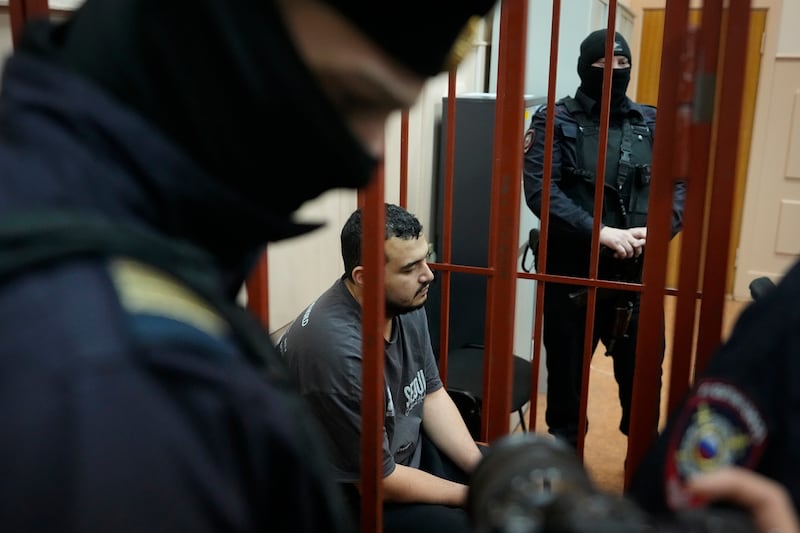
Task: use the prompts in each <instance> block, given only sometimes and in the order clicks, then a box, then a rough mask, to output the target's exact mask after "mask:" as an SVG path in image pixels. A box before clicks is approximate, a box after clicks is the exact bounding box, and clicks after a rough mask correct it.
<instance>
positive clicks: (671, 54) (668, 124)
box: [625, 0, 689, 487]
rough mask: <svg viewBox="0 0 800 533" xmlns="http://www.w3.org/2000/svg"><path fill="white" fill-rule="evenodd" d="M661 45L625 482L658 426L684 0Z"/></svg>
mask: <svg viewBox="0 0 800 533" xmlns="http://www.w3.org/2000/svg"><path fill="white" fill-rule="evenodd" d="M665 11H666V13H665V21H664V45H663V53H662V61H661V78H660V83H659V89H658V109H659V111H658V119H657V120H658V131H657V132H656V136H655V145H654V147H653V174H652V179H651V182H650V200H649V205H648V216H647V253H646V257H645V260H644V271H643V275H642V278H643V285H644V288H643V291H642V297H641V304H640V315H639V317H640V319H639V323H640V324H647V327H644V328H640V329H639V334H638V339H637V344H636V371H635V374H634V380H633V394H632V398H631V421H630V428H629V432H628V433H629V435H628V455H627V460H626V462H625V486H626V487H627V486H628V485H629V483H630V481H631V477H632V475H633V472H634V471H635V470H636V468H637V467H638V465H639V463H640V462H641V460H642V458H643V457H644V454H645V452H646V451H647V448H648V447H649V446H650V444H651V442H652V440H653V437H654V436H655V434H656V431H657V429H658V410H657V409H656V408H655V407H657V406H658V405H659V403H660V387H659V386H658V384H659V383H660V380H661V358H660V357H657V356H656V354H660V353H661V349H662V344H663V333H662V332H663V331H664V284H665V282H666V275H667V255H668V246H669V240H670V233H671V224H670V219H671V216H672V197H673V188H674V183H675V180H674V169H673V159H674V157H675V154H674V152H673V148H674V145H675V138H676V131H677V127H676V122H677V120H676V118H677V117H676V113H675V110H676V108H677V102H678V93H677V83H678V81H679V77H680V74H681V69H680V67H681V65H680V61H681V53H682V52H683V38H684V36H685V32H686V24H687V20H688V14H689V1H688V0H673V1H671V2H669V3H667V5H666V8H665Z"/></svg>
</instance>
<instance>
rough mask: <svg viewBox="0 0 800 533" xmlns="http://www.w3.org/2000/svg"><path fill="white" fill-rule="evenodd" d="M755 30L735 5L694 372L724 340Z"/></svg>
mask: <svg viewBox="0 0 800 533" xmlns="http://www.w3.org/2000/svg"><path fill="white" fill-rule="evenodd" d="M749 26H750V2H749V1H745V0H743V1H741V2H730V6H729V7H728V24H727V27H726V31H725V37H724V38H725V54H724V57H723V63H724V64H723V70H722V84H721V86H722V87H725V90H724V91H721V93H720V100H719V121H718V123H717V141H716V146H715V147H714V175H713V178H712V179H713V182H712V186H713V188H714V194H713V195H712V196H711V205H710V207H709V220H710V221H712V222H714V223H711V224H709V228H708V241H707V248H706V262H705V269H704V271H703V300H702V303H701V305H700V326H699V329H698V339H697V356H696V358H695V372H702V370H703V369H704V368H705V367H706V365H707V364H708V360H709V359H710V358H711V355H712V354H713V353H714V350H716V349H717V347H718V346H719V344H720V342H721V340H722V313H721V312H720V309H722V306H723V305H724V301H725V287H726V284H727V276H726V275H724V274H720V273H723V272H727V264H728V257H729V252H730V236H731V227H730V220H731V215H732V212H733V201H734V191H735V189H736V164H737V162H738V159H737V154H738V153H739V133H740V132H739V128H740V126H741V118H742V100H743V95H744V75H745V66H746V63H747V62H746V61H745V58H746V57H747V40H748V33H749Z"/></svg>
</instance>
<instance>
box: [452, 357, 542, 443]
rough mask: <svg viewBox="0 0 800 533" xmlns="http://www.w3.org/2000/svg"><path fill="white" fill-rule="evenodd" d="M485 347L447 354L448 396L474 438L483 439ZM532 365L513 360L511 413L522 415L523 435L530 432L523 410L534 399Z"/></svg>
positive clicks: (521, 360)
mask: <svg viewBox="0 0 800 533" xmlns="http://www.w3.org/2000/svg"><path fill="white" fill-rule="evenodd" d="M483 354H484V347H483V346H481V345H476V344H468V345H466V346H462V347H461V348H454V349H452V350H449V351H448V358H447V392H448V393H449V394H450V396H451V397H452V398H453V401H454V403H455V404H456V406H457V407H458V408H459V411H460V412H461V415H462V416H463V417H464V421H465V422H466V423H467V427H468V428H469V430H470V433H471V434H472V436H473V438H475V439H478V438H479V436H480V429H481V423H480V416H481V404H482V399H483V359H484V355H483ZM531 373H532V365H531V362H530V361H528V360H527V359H525V358H522V357H519V356H518V355H514V356H513V375H512V391H511V411H512V412H514V411H516V412H517V414H518V415H519V423H520V427H521V429H522V431H528V429H527V426H526V424H525V413H524V412H523V407H525V404H526V403H528V401H529V400H530V396H531V375H532V374H531Z"/></svg>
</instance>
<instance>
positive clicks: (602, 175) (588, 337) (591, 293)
mask: <svg viewBox="0 0 800 533" xmlns="http://www.w3.org/2000/svg"><path fill="white" fill-rule="evenodd" d="M616 20H617V2H616V0H611V1H610V2H609V3H608V21H607V22H606V43H605V44H606V47H605V68H604V69H603V93H602V96H601V98H600V133H599V137H598V141H597V146H598V150H597V163H596V166H595V168H596V169H597V170H596V172H595V184H594V211H593V212H594V217H593V220H592V243H591V247H592V248H591V253H590V259H589V279H590V280H596V279H597V273H598V263H599V257H600V225H601V223H602V221H603V197H604V192H605V191H604V188H605V183H606V156H607V155H608V154H607V151H608V122H609V118H610V116H611V74H612V73H613V71H614V69H613V68H612V65H613V58H614V39H615V32H616ZM596 303H597V287H596V286H594V285H592V284H589V286H588V294H587V297H586V324H585V329H584V334H583V335H584V338H583V360H582V363H581V368H582V370H581V399H580V408H579V409H578V449H577V452H578V456H579V457H583V446H584V441H585V439H586V432H585V431H583V429H582V428H585V427H586V418H587V417H586V409H587V406H588V402H589V377H590V374H591V363H592V355H594V353H593V352H594V350H593V347H594V346H593V345H594V316H595V304H596Z"/></svg>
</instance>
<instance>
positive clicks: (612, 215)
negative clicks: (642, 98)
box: [524, 29, 685, 446]
mask: <svg viewBox="0 0 800 533" xmlns="http://www.w3.org/2000/svg"><path fill="white" fill-rule="evenodd" d="M605 41H606V30H605V29H602V30H597V31H594V32H592V33H591V34H589V36H588V37H586V39H585V40H584V41H583V42H582V43H581V46H580V57H579V58H578V75H579V76H580V79H581V84H580V87H578V89H577V91H576V93H575V97H574V98H573V97H565V98H562V99H560V100H559V101H557V102H556V103H555V113H554V115H555V129H554V131H555V133H554V140H553V153H552V183H551V188H550V219H549V220H550V230H549V235H548V236H547V239H548V241H547V270H546V272H547V273H548V274H560V275H566V276H575V277H587V276H588V273H589V258H590V250H591V238H592V229H593V217H594V196H595V176H596V174H597V168H596V166H597V157H598V150H600V149H602V148H604V149H605V150H606V154H607V156H606V168H605V183H604V188H603V203H602V209H603V210H602V213H601V217H602V220H601V226H600V228H601V229H600V244H601V254H600V263H599V277H600V278H601V279H610V280H618V281H629V282H639V281H640V280H641V262H642V253H643V251H644V248H645V244H646V242H647V228H646V224H647V205H648V199H649V191H650V164H651V161H652V153H653V136H654V133H655V121H656V109H655V108H654V107H652V106H648V105H643V104H638V103H636V102H634V101H632V100H631V99H630V98H628V97H627V96H626V91H627V88H628V83H629V81H630V74H631V51H630V48H629V46H628V43H627V42H626V41H625V39H624V38H623V37H622V35H620V34H619V33H617V34H616V35H615V39H614V51H613V57H612V58H611V64H606V60H605ZM605 68H613V72H612V76H611V87H610V91H611V113H610V121H609V126H608V143H607V145H606V146H605V147H602V146H600V145H599V136H600V129H601V125H600V103H601V96H602V94H603V73H604V69H605ZM546 112H547V110H546V108H544V107H543V108H542V109H540V110H539V111H538V112H537V113H536V114H535V115H534V116H533V119H532V121H531V126H530V129H529V130H528V132H526V136H525V164H524V187H525V199H526V201H527V204H528V206H529V207H530V208H531V210H532V211H533V212H534V213H535V214H536V216H538V217H541V215H542V213H541V208H542V185H543V179H544V178H543V176H544V155H545V154H544V147H545V120H546ZM684 196H685V188H684V187H683V186H682V185H681V186H679V187H676V190H675V195H674V201H673V221H672V234H673V235H675V234H676V233H677V232H678V231H679V230H680V228H681V220H682V212H683V203H684ZM539 270H542V267H541V265H539ZM585 295H586V289H585V288H581V287H580V286H576V285H564V284H553V283H550V284H548V285H547V287H546V289H545V296H544V345H545V349H546V352H547V372H548V378H547V379H548V382H547V411H546V422H547V425H548V428H549V431H550V433H552V434H554V435H556V436H558V437H561V438H563V439H565V440H567V441H568V442H569V443H571V444H572V445H573V446H574V445H576V444H577V438H578V415H579V405H580V403H579V402H580V388H581V369H582V358H583V345H584V327H585V317H586V299H585ZM597 296H598V298H597V307H596V309H595V323H594V338H593V342H592V347H593V350H594V347H596V346H597V343H598V341H599V340H602V341H603V344H604V345H605V347H606V351H607V353H608V354H609V355H611V356H613V357H614V376H615V378H616V380H617V384H618V386H619V400H620V404H621V406H622V419H621V421H620V424H619V429H620V431H622V432H623V433H625V434H627V431H628V423H629V417H630V403H631V391H632V385H633V370H634V358H635V348H636V334H637V329H638V319H639V297H638V293H634V292H630V291H612V290H600V291H598V293H597ZM661 357H663V351H662V354H661Z"/></svg>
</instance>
